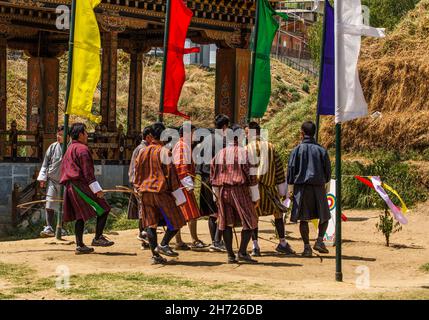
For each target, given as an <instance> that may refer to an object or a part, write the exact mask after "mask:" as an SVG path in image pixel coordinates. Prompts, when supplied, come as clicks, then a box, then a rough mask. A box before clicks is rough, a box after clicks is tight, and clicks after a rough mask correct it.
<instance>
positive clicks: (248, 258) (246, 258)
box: [238, 252, 258, 263]
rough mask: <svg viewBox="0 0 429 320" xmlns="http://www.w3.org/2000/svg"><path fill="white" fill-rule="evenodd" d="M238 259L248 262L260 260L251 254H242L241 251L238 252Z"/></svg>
mask: <svg viewBox="0 0 429 320" xmlns="http://www.w3.org/2000/svg"><path fill="white" fill-rule="evenodd" d="M238 261H243V262H247V263H257V262H258V261H257V260H255V259H252V257H251V256H250V255H249V254H247V253H246V254H241V253H240V252H239V253H238Z"/></svg>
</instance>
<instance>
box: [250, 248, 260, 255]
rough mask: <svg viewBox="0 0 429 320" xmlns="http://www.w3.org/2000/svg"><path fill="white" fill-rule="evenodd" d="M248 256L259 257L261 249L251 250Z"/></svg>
mask: <svg viewBox="0 0 429 320" xmlns="http://www.w3.org/2000/svg"><path fill="white" fill-rule="evenodd" d="M250 255H251V256H252V257H260V256H261V249H259V248H253V250H252V253H251V254H250Z"/></svg>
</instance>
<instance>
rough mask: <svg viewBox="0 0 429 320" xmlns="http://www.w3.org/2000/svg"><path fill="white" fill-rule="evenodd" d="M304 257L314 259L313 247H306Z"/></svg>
mask: <svg viewBox="0 0 429 320" xmlns="http://www.w3.org/2000/svg"><path fill="white" fill-rule="evenodd" d="M302 256H303V257H312V256H313V250H311V246H310V245H309V244H306V245H305V246H304V252H303V253H302Z"/></svg>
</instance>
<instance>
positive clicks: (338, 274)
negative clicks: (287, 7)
mask: <svg viewBox="0 0 429 320" xmlns="http://www.w3.org/2000/svg"><path fill="white" fill-rule="evenodd" d="M334 5H335V109H336V110H335V113H337V110H338V108H339V88H338V80H339V77H338V75H339V72H338V71H339V70H338V62H339V61H338V54H339V41H338V40H339V36H338V23H339V22H340V21H341V12H342V10H341V5H342V1H341V0H336V1H335V3H334ZM335 189H336V197H337V206H336V220H335V222H336V223H335V280H336V281H340V282H341V281H343V272H342V266H341V260H342V259H341V123H340V122H338V123H336V124H335Z"/></svg>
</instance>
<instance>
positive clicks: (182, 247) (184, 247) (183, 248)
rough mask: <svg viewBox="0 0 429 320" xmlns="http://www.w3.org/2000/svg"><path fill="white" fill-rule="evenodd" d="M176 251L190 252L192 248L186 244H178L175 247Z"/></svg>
mask: <svg viewBox="0 0 429 320" xmlns="http://www.w3.org/2000/svg"><path fill="white" fill-rule="evenodd" d="M174 250H177V251H188V250H191V247H190V246H188V245H187V244H186V243H184V242H182V243H176V245H175V246H174Z"/></svg>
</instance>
